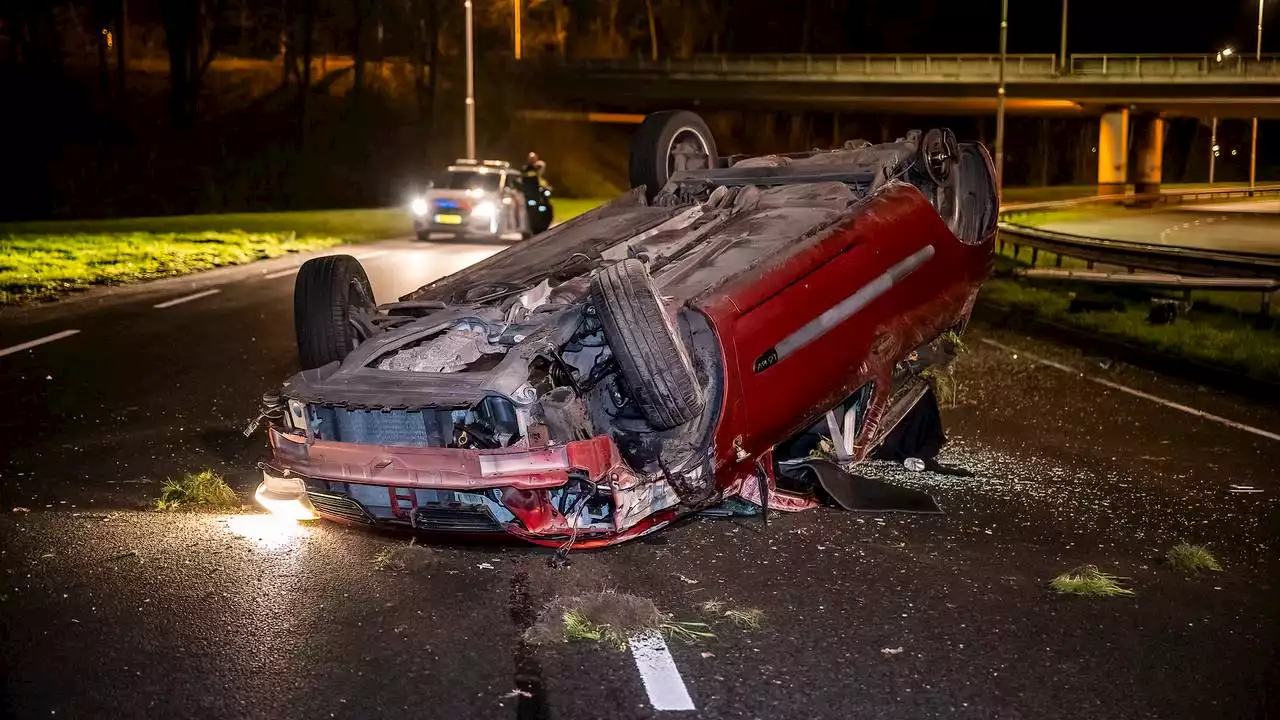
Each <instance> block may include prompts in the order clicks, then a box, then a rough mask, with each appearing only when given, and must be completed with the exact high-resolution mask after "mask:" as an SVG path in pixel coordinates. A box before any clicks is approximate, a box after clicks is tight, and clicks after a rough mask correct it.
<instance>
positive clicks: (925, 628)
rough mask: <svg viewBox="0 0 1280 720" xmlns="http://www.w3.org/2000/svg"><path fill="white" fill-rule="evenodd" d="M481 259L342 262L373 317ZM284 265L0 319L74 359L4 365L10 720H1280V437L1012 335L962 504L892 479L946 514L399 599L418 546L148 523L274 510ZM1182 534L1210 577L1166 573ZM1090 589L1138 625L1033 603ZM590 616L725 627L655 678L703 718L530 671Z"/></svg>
mask: <svg viewBox="0 0 1280 720" xmlns="http://www.w3.org/2000/svg"><path fill="white" fill-rule="evenodd" d="M492 250H493V248H491V247H490V248H486V247H483V246H441V245H411V244H408V243H389V244H384V245H377V246H363V247H361V248H359V249H358V250H356V251H355V252H356V254H358V255H364V256H366V257H367V259H366V260H365V264H366V266H367V267H368V269H369V272H370V275H371V277H372V279H373V283H374V286H375V290H376V292H377V294H378V296H379V299H380V300H387V299H389V298H391V297H393V296H395V295H397V294H399V293H402V292H404V291H406V290H409V289H411V288H412V287H415V286H417V285H418V284H420V283H422V282H426V281H427V280H429V279H431V278H433V277H435V276H438V275H441V274H444V273H447V272H451V271H452V270H455V269H457V268H459V267H461V266H462V265H465V264H467V263H470V262H474V261H475V260H476V259H479V258H480V257H482V256H483V255H485V254H486V253H488V252H490V251H492ZM383 251H386V252H383ZM372 253H378V254H376V255H372V256H371V255H370V254H372ZM296 263H297V259H285V260H279V261H272V262H270V263H265V264H262V265H258V266H253V267H249V268H238V269H233V270H227V271H217V272H215V273H211V274H206V275H203V276H199V277H198V278H195V279H186V280H177V281H165V282H163V283H155V284H151V285H148V286H143V287H139V288H131V289H126V290H123V291H116V292H109V293H104V294H97V295H94V296H88V297H85V298H80V299H77V300H74V301H71V302H67V303H62V304H58V305H54V306H48V307H45V308H38V309H35V310H28V311H3V312H0V351H3V349H4V348H10V347H12V346H14V345H17V344H19V343H25V342H29V341H32V340H36V339H39V338H42V337H48V336H51V335H55V334H57V333H65V332H67V331H69V330H78V331H79V332H78V333H76V334H74V335H68V336H64V337H61V338H60V339H57V340H53V341H50V342H47V343H45V344H42V345H39V346H37V347H34V348H31V349H29V350H23V351H19V352H13V353H11V354H8V355H4V356H0V401H3V405H2V406H3V407H4V408H5V410H4V412H3V414H2V415H0V431H2V432H3V433H4V437H5V441H4V443H3V445H0V502H2V503H3V504H2V505H0V508H2V509H3V512H2V513H0V537H2V538H3V542H2V544H0V568H3V572H4V575H3V582H2V583H0V618H2V622H3V626H2V636H0V643H2V647H0V677H2V679H0V683H3V690H2V691H0V703H3V710H4V714H5V715H6V716H10V717H22V718H25V717H44V718H47V717H146V718H167V717H218V718H222V717H262V718H282V717H297V718H318V717H349V718H376V717H394V718H406V717H425V718H472V717H475V718H504V717H505V718H510V717H516V718H560V719H569V718H583V719H594V718H652V717H661V716H667V715H678V716H682V717H706V718H739V717H741V718H842V719H843V718H850V717H856V718H919V717H973V718H993V717H1002V718H1057V717H1063V718H1067V717H1070V718H1075V717H1082V716H1084V717H1107V718H1129V717H1134V718H1137V717H1142V718H1147V717H1160V718H1204V717H1214V718H1217V717H1224V718H1225V717H1231V718H1255V717H1269V716H1274V715H1275V714H1276V713H1277V712H1280V694H1278V693H1280V669H1278V662H1280V661H1278V658H1277V648H1278V647H1280V642H1278V641H1280V618H1278V617H1277V613H1276V612H1275V609H1276V608H1277V607H1278V606H1280V603H1278V602H1277V600H1280V594H1278V593H1277V591H1276V585H1275V583H1276V578H1277V570H1280V562H1278V560H1277V552H1276V537H1277V534H1280V515H1278V514H1277V512H1276V510H1277V499H1278V498H1280V481H1278V480H1277V477H1276V474H1275V468H1276V467H1280V439H1277V436H1276V434H1277V433H1280V409H1277V408H1275V407H1271V406H1266V405H1261V404H1258V403H1256V402H1254V401H1252V400H1250V399H1249V398H1242V397H1237V396H1231V395H1224V394H1221V393H1218V392H1215V391H1211V390H1206V389H1204V388H1199V387H1195V386H1191V385H1186V384H1183V383H1180V382H1177V381H1174V380H1170V379H1167V378H1162V377H1159V376H1154V375H1152V374H1151V373H1148V372H1144V371H1140V370H1137V369H1134V368H1129V367H1125V366H1122V365H1118V364H1112V363H1109V362H1107V361H1106V360H1105V359H1101V358H1093V357H1088V356H1085V355H1082V354H1080V353H1078V352H1076V351H1073V350H1070V349H1067V348H1062V347H1058V346H1054V345H1050V344H1047V343H1044V342H1041V341H1038V340H1034V339H1031V338H1025V337H1020V336H1017V335H1014V334H1012V333H1010V332H1007V331H1004V330H1001V329H999V328H993V327H983V326H977V327H974V328H972V330H971V332H970V334H969V335H968V344H969V346H970V352H969V353H968V354H967V355H966V356H965V357H963V358H962V359H961V361H960V366H959V377H960V391H959V404H958V406H956V407H953V408H949V409H947V410H946V411H945V417H946V422H947V424H948V427H949V429H950V432H951V437H952V441H953V443H952V446H951V447H950V448H949V449H948V451H947V459H949V460H950V461H952V462H954V463H956V464H959V465H962V466H965V467H968V468H970V469H972V470H974V471H975V472H976V473H977V477H975V478H973V479H956V478H949V477H944V476H934V475H931V474H927V473H925V474H912V473H907V472H906V471H904V470H901V469H900V468H895V467H884V466H881V467H876V468H874V469H873V471H874V472H875V473H876V474H879V475H881V476H884V477H893V478H896V479H897V480H898V481H899V482H904V483H908V484H913V485H917V486H922V487H926V488H929V489H931V490H932V491H933V492H934V493H935V495H936V497H937V498H938V499H939V501H940V503H941V504H942V506H943V507H944V508H945V510H946V511H947V512H946V514H945V515H941V516H910V515H883V516H881V515H865V514H852V513H846V512H841V511H837V510H834V509H828V508H821V509H818V510H815V511H811V512H808V513H802V514H798V515H791V516H782V517H778V516H775V519H774V522H773V523H772V525H771V527H770V528H768V529H767V530H766V529H765V528H763V527H762V526H761V525H760V523H759V522H758V521H757V520H752V519H739V520H713V519H707V518H697V519H693V520H690V521H688V522H685V523H682V524H680V525H678V526H676V527H674V528H670V529H668V530H666V531H664V532H662V533H660V534H658V535H656V536H652V537H650V538H648V539H646V540H644V541H641V542H635V543H631V544H628V545H624V546H621V547H618V548H613V549H608V550H604V551H600V552H593V553H583V554H576V555H575V556H574V563H573V565H572V566H571V567H569V568H567V569H562V570H552V569H551V568H549V567H548V566H547V557H548V556H547V554H546V553H545V552H543V551H540V550H533V549H529V548H525V547H523V546H518V545H447V546H430V547H425V548H421V547H415V548H412V549H411V553H410V554H409V555H408V558H409V563H408V566H407V567H406V568H405V569H403V570H400V571H391V570H380V569H378V568H377V567H375V565H374V563H373V558H374V556H375V555H376V554H377V553H379V552H380V551H382V550H385V549H388V548H396V547H400V546H403V545H404V544H405V540H404V539H403V538H398V537H391V536H383V535H373V534H369V533H365V532H361V531H357V530H348V529H344V528H340V527H336V526H333V525H329V524H325V523H319V524H309V525H307V526H281V525H279V524H277V523H275V522H273V521H272V519H270V518H268V517H267V516H263V515H260V514H255V513H252V512H250V513H246V514H239V515H213V514H193V515H161V514H156V513H151V512H147V511H146V510H145V505H146V502H147V501H148V499H149V498H152V497H154V496H155V495H156V494H157V493H158V489H159V483H160V481H161V480H163V479H164V478H165V477H170V476H175V475H178V474H180V473H182V472H184V471H193V470H200V469H203V468H213V469H216V470H219V471H221V472H224V473H225V474H226V475H227V476H228V478H229V479H230V480H231V482H232V483H233V485H234V486H235V487H236V488H237V489H238V490H239V491H241V492H242V493H243V494H244V496H245V497H246V498H247V497H248V495H249V493H250V491H251V490H252V488H253V486H254V485H255V484H256V482H257V477H256V475H255V473H254V472H253V470H252V464H253V461H254V459H255V458H256V457H257V456H258V455H259V454H260V453H261V452H262V450H263V448H262V444H261V439H260V437H257V438H255V439H254V440H245V439H244V438H243V437H241V436H240V435H239V430H240V428H241V427H242V426H243V422H244V421H245V420H246V419H247V418H248V417H249V416H250V415H251V414H252V413H253V411H254V410H255V409H256V406H257V398H258V396H259V395H260V394H261V393H262V392H263V391H264V390H268V389H271V388H272V387H273V386H275V385H276V384H278V383H279V382H280V381H282V380H283V379H285V377H287V376H288V375H289V374H290V373H291V372H292V371H293V368H294V363H295V355H294V352H295V351H294V347H293V339H292V325H291V307H290V306H291V302H290V298H291V289H292V283H291V280H290V278H289V276H288V275H283V276H280V277H270V276H271V275H274V274H275V273H277V272H282V271H283V270H284V269H286V268H287V267H288V266H290V265H293V264H296ZM211 289H217V290H218V291H219V292H217V293H214V294H208V295H202V296H199V297H195V298H194V299H191V300H187V301H185V302H181V303H177V304H169V303H171V302H172V301H174V300H181V299H183V298H186V297H190V296H194V295H197V294H199V293H204V292H207V291H208V290H211ZM157 305H166V307H159V308H158V307H156V306H157ZM992 343H998V344H992ZM1041 359H1043V360H1048V361H1049V362H1051V363H1055V364H1056V365H1049V364H1045V363H1044V362H1041V361H1040V360H1041ZM1064 368H1066V369H1064ZM1068 369H1069V370H1072V371H1083V372H1084V374H1083V375H1081V374H1079V373H1078V372H1068V371H1067V370H1068ZM1106 383H1109V384H1106ZM1135 393H1137V394H1135ZM1169 403H1172V404H1173V405H1170V404H1169ZM1192 409H1193V410H1196V411H1200V412H1201V413H1202V414H1200V415H1196V414H1192V413H1190V412H1188V410H1192ZM1205 413H1207V414H1209V415H1210V416H1211V417H1205V416H1204V414H1205ZM1233 486H1249V487H1250V488H1252V489H1253V490H1257V492H1233V491H1232V490H1233V489H1238V488H1233ZM19 508H21V509H19ZM24 509H25V510H24ZM26 510H29V511H26ZM1179 540H1190V541H1195V542H1203V543H1207V544H1209V546H1210V547H1211V548H1212V549H1213V551H1214V552H1215V553H1216V554H1217V555H1218V556H1219V558H1220V559H1221V560H1222V562H1223V563H1224V565H1225V567H1226V570H1225V572H1223V573H1220V574H1218V573H1215V574H1211V575H1204V576H1199V577H1190V578H1188V577H1183V576H1181V575H1179V574H1177V573H1176V572H1174V571H1173V570H1171V569H1170V568H1168V567H1166V566H1165V565H1164V564H1163V563H1162V562H1161V559H1160V558H1161V555H1162V554H1163V553H1164V551H1165V550H1166V549H1167V548H1168V547H1169V546H1170V545H1171V544H1172V543H1174V542H1176V541H1179ZM1090 563H1092V564H1097V565H1099V566H1101V567H1102V568H1103V569H1105V570H1108V571H1110V572H1113V573H1115V574H1117V575H1121V576H1125V577H1127V578H1129V579H1128V580H1127V581H1126V582H1127V584H1128V585H1129V586H1130V587H1132V588H1133V589H1134V590H1135V591H1136V595H1135V596H1133V597H1128V598H1112V599H1106V600H1083V599H1076V598H1063V597H1058V596H1055V595H1053V594H1052V593H1051V592H1049V591H1048V590H1047V589H1046V587H1045V583H1046V582H1047V581H1048V580H1049V579H1050V578H1051V577H1053V576H1054V575H1055V574H1057V573H1059V572H1062V571H1064V570H1066V569H1069V568H1072V567H1075V566H1078V565H1081V564H1090ZM602 588H607V589H614V590H618V591H621V592H627V593H634V594H636V595H640V596H643V597H646V598H651V599H652V600H653V601H654V602H655V603H656V604H657V606H658V607H659V608H660V609H661V610H663V611H664V612H668V613H671V614H672V616H673V617H674V618H675V619H676V620H705V621H708V622H710V623H711V627H712V629H713V631H714V632H715V635H716V637H715V638H711V639H703V640H701V641H699V642H697V643H695V644H690V645H686V644H683V643H681V642H679V641H675V640H672V641H669V643H668V644H669V648H670V653H671V655H672V657H673V660H674V667H675V668H676V671H675V672H676V674H677V675H676V678H677V679H675V680H672V678H671V677H670V676H669V675H668V677H667V678H666V681H667V682H678V683H680V684H681V685H682V686H683V687H684V688H685V689H686V691H687V692H688V696H689V698H690V700H691V701H692V704H693V705H694V707H695V708H696V709H695V710H694V711H684V712H668V711H660V710H655V709H654V700H653V697H652V695H651V693H650V690H651V689H652V688H646V685H645V682H644V681H643V680H642V679H641V674H640V672H639V671H638V669H637V664H636V661H635V658H634V656H633V653H632V652H629V651H617V650H613V649H610V648H607V647H603V646H600V645H596V644H591V643H574V644H555V645H540V646H532V647H530V646H527V645H525V644H523V643H521V642H520V641H519V638H520V634H521V631H522V628H523V627H524V626H526V625H527V624H528V623H529V622H530V621H531V620H532V619H533V618H534V617H535V616H536V615H537V613H538V611H539V609H540V608H542V607H544V606H545V604H546V603H547V602H549V601H550V600H552V599H553V598H555V597H558V596H564V595H569V594H573V593H577V592H582V591H586V590H597V589H602ZM712 598H718V599H722V600H725V601H727V602H728V603H729V604H730V606H737V607H749V608H758V609H760V610H762V611H763V612H764V620H763V622H762V624H761V627H759V628H758V629H755V630H750V629H745V628H740V627H738V626H736V625H734V624H733V623H731V622H728V621H727V620H725V619H723V618H717V617H708V616H707V615H706V613H705V612H704V611H703V610H701V609H700V608H699V603H700V602H701V601H703V600H707V599H712Z"/></svg>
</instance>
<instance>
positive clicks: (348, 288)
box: [293, 255, 375, 370]
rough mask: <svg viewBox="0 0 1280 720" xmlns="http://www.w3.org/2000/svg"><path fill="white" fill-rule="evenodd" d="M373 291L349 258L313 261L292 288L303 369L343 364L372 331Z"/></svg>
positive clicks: (367, 278) (363, 274)
mask: <svg viewBox="0 0 1280 720" xmlns="http://www.w3.org/2000/svg"><path fill="white" fill-rule="evenodd" d="M374 311H375V306H374V301H373V288H372V286H370V284H369V276H368V275H367V274H365V271H364V268H363V267H362V266H361V265H360V261H359V260H356V259H355V258H353V257H351V256H350V255H326V256H325V257H318V258H312V259H311V260H308V261H307V262H306V263H304V264H303V265H302V267H301V268H299V269H298V278H297V281H296V282H295V283H294V286H293V325H294V330H295V331H296V333H297V337H298V359H299V360H300V361H301V363H302V369H303V370H310V369H312V368H318V367H321V366H323V365H328V364H329V363H331V362H334V361H335V360H342V359H343V358H345V357H346V356H347V355H348V354H349V353H350V352H351V351H352V350H353V349H354V348H355V347H356V345H359V344H360V343H361V342H362V341H364V340H365V339H367V338H368V337H369V335H370V334H371V333H372V331H371V328H370V325H369V323H370V318H371V317H372V315H373V313H374Z"/></svg>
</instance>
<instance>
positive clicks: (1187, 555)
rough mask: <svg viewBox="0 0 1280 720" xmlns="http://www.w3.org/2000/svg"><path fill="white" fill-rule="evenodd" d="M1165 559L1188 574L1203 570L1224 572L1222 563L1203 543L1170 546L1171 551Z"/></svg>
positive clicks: (1184, 543)
mask: <svg viewBox="0 0 1280 720" xmlns="http://www.w3.org/2000/svg"><path fill="white" fill-rule="evenodd" d="M1165 559H1166V560H1168V561H1169V565H1171V566H1172V567H1173V568H1174V569H1176V570H1181V571H1182V572H1184V573H1187V574H1194V573H1198V572H1200V571H1201V570H1209V571H1212V572H1222V563H1219V562H1218V559H1217V558H1216V557H1214V556H1213V553H1211V552H1209V549H1208V548H1206V547H1205V546H1203V545H1193V544H1192V543H1186V542H1183V543H1178V544H1177V545H1174V546H1173V547H1171V548H1169V552H1168V553H1166V554H1165Z"/></svg>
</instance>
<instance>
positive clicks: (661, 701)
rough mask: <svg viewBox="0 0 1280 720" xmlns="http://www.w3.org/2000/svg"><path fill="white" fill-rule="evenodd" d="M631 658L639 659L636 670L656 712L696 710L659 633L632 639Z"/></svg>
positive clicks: (642, 634)
mask: <svg viewBox="0 0 1280 720" xmlns="http://www.w3.org/2000/svg"><path fill="white" fill-rule="evenodd" d="M630 645H631V654H632V655H634V656H635V659H636V669H638V670H639V671H640V679H641V680H643V681H644V689H645V692H647V693H649V704H650V705H653V709H654V710H695V709H697V708H695V707H694V706H693V698H691V697H689V689H688V688H686V687H685V685H684V678H682V677H680V670H679V669H678V668H677V667H676V661H675V658H673V657H671V651H670V650H668V649H667V641H666V640H663V639H662V633H659V632H658V631H657V630H649V631H647V632H643V633H638V634H636V635H632V636H631V640H630Z"/></svg>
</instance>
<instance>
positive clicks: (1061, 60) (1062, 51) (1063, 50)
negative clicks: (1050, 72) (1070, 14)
mask: <svg viewBox="0 0 1280 720" xmlns="http://www.w3.org/2000/svg"><path fill="white" fill-rule="evenodd" d="M1058 64H1059V68H1058V72H1059V73H1060V74H1062V75H1066V74H1067V0H1062V43H1061V44H1060V45H1059V47H1058Z"/></svg>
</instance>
